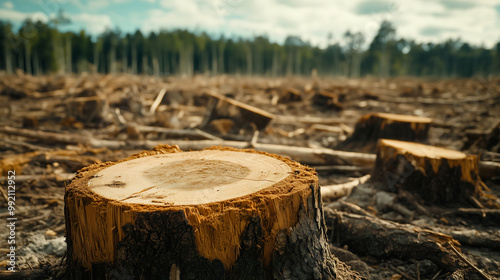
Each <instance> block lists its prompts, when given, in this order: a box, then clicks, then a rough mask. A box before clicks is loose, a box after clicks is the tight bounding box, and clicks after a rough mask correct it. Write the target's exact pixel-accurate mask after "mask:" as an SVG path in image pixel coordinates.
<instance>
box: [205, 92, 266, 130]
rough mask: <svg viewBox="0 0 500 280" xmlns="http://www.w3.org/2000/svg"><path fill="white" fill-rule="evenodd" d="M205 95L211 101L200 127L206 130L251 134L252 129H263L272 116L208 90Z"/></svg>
mask: <svg viewBox="0 0 500 280" xmlns="http://www.w3.org/2000/svg"><path fill="white" fill-rule="evenodd" d="M207 95H208V96H210V97H211V101H210V105H209V109H207V114H206V116H205V118H204V120H203V123H202V124H201V125H200V128H201V129H203V130H207V131H208V132H211V133H217V134H222V135H224V134H228V133H229V134H234V135H238V134H240V133H241V132H244V133H246V134H248V135H252V134H253V132H254V131H257V130H258V131H263V130H264V129H265V128H266V126H267V125H268V124H269V123H270V122H271V120H272V119H273V118H274V115H273V114H271V113H268V112H266V111H264V110H261V109H259V108H257V107H253V106H250V105H247V104H245V103H242V102H239V101H237V100H234V99H232V98H229V97H226V96H223V95H220V94H218V93H214V92H208V93H207ZM221 122H222V123H223V125H222V126H221ZM221 127H223V128H222V129H221Z"/></svg>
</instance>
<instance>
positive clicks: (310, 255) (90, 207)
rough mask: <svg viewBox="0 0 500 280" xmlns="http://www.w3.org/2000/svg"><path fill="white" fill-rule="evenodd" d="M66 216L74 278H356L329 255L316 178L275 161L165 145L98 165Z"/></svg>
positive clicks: (71, 194) (81, 179)
mask: <svg viewBox="0 0 500 280" xmlns="http://www.w3.org/2000/svg"><path fill="white" fill-rule="evenodd" d="M65 215H66V230H67V243H68V273H69V275H68V278H73V279H75V278H80V277H82V276H84V277H85V276H89V275H92V276H93V277H95V276H96V275H98V276H99V277H100V278H108V279H109V278H110V277H111V278H112V277H117V278H120V279H122V278H123V277H136V278H139V277H143V278H145V279H151V278H153V279H156V278H158V277H160V276H164V275H174V276H175V275H177V276H175V277H174V278H173V279H270V278H273V279H335V278H339V277H340V276H339V275H342V274H344V277H345V276H346V275H351V277H350V278H352V277H354V278H355V277H356V276H355V275H354V274H351V272H349V271H347V272H346V271H345V269H344V270H343V272H342V271H340V270H342V269H343V267H344V266H342V265H339V266H337V265H336V264H338V263H336V262H337V260H336V259H335V258H334V257H333V256H332V255H331V254H330V252H329V250H328V243H327V238H326V227H325V224H324V217H323V210H322V203H321V196H320V192H319V185H318V179H317V177H316V174H315V172H314V171H313V170H312V169H310V168H308V167H305V166H302V165H300V164H298V163H296V162H293V161H291V160H288V159H285V158H282V157H280V156H277V155H273V154H266V153H260V152H255V151H253V150H236V149H231V148H221V147H214V148H211V149H207V150H203V151H198V152H181V151H180V150H179V149H178V148H177V147H172V146H158V147H156V148H155V149H154V150H153V151H148V152H143V153H141V154H137V155H134V156H132V157H130V158H128V159H125V160H123V161H120V162H118V163H105V164H95V165H92V166H90V167H88V168H85V169H83V170H81V171H80V172H79V173H78V174H77V176H76V178H75V179H74V180H73V181H72V183H71V184H70V185H69V186H68V187H67V189H66V196H65ZM339 271H340V272H339ZM339 273H340V274H339ZM353 275H354V276H353ZM176 277H180V278H176ZM304 277H305V278H304ZM171 279H172V278H171Z"/></svg>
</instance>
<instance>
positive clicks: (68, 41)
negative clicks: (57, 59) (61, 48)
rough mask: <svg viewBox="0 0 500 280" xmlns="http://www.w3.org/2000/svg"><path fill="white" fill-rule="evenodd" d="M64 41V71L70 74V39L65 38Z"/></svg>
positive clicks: (71, 66)
mask: <svg viewBox="0 0 500 280" xmlns="http://www.w3.org/2000/svg"><path fill="white" fill-rule="evenodd" d="M64 41H65V43H66V44H65V46H66V51H65V53H66V71H67V72H68V73H72V72H73V64H72V61H71V59H72V58H71V38H69V37H66V39H65V40H64Z"/></svg>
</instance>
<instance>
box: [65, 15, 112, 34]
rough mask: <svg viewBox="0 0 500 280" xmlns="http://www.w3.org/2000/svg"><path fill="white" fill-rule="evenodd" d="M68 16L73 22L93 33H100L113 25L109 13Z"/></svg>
mask: <svg viewBox="0 0 500 280" xmlns="http://www.w3.org/2000/svg"><path fill="white" fill-rule="evenodd" d="M68 16H69V18H70V19H71V23H72V24H75V25H76V26H81V28H82V29H85V31H86V32H88V33H91V34H99V33H102V32H104V31H105V30H106V28H111V27H112V21H111V18H110V17H109V16H107V15H97V14H87V13H83V14H76V15H68Z"/></svg>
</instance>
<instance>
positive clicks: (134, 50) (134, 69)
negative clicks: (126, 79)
mask: <svg viewBox="0 0 500 280" xmlns="http://www.w3.org/2000/svg"><path fill="white" fill-rule="evenodd" d="M131 55H132V74H134V75H136V74H137V48H136V47H135V43H132V54H131Z"/></svg>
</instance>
